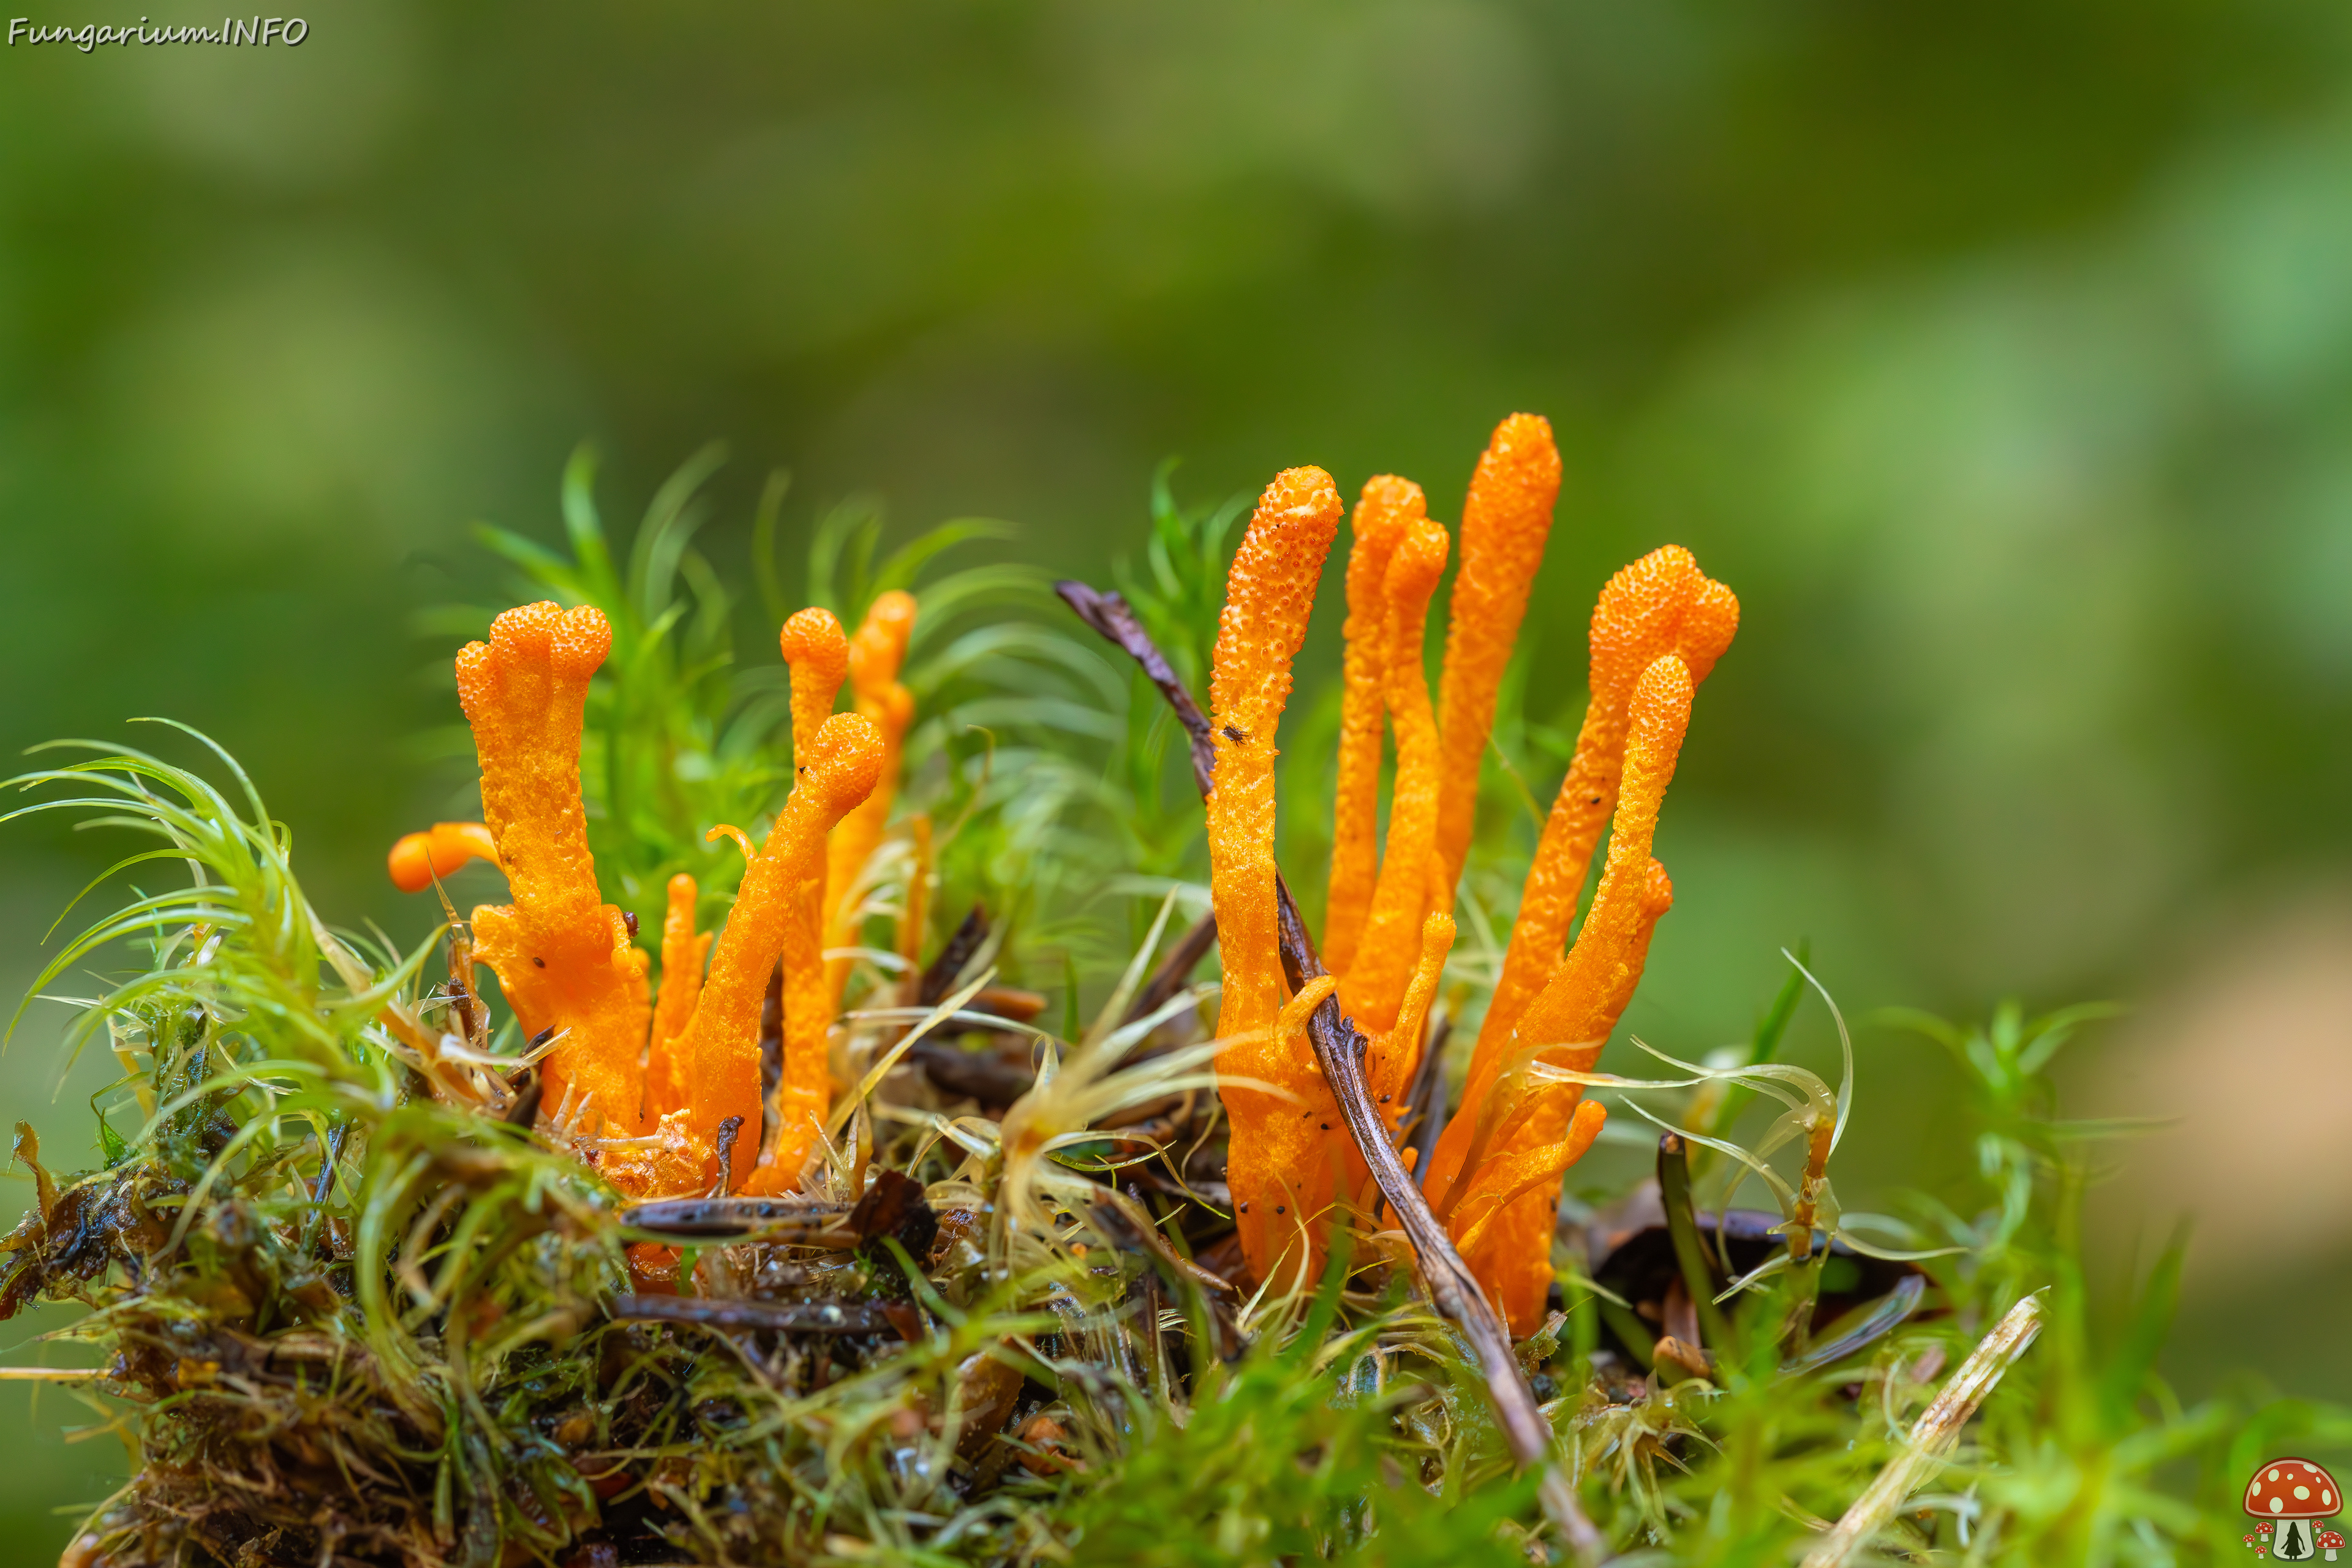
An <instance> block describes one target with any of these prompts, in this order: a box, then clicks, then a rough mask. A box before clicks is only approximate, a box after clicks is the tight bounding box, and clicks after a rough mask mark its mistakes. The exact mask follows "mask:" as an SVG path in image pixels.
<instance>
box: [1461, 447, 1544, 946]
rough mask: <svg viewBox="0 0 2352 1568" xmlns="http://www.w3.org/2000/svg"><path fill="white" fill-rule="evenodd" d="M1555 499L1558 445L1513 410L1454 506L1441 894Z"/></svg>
mask: <svg viewBox="0 0 2352 1568" xmlns="http://www.w3.org/2000/svg"><path fill="white" fill-rule="evenodd" d="M1557 500H1559V447H1557V446H1555V445H1554V444H1553V442H1552V436H1551V424H1550V422H1549V420H1547V419H1545V418H1544V417H1543V416H1541V415H1538V414H1514V415H1512V416H1510V417H1509V418H1507V419H1506V420H1504V421H1503V422H1502V423H1501V424H1500V425H1497V426H1495V434H1494V436H1493V437H1492V438H1490V439H1489V440H1488V441H1487V443H1486V451H1485V452H1484V453H1483V454H1481V455H1480V457H1479V458H1478V468H1477V471H1476V472H1475V474H1473V475H1472V476H1471V479H1470V494H1469V497H1468V499H1467V500H1465V501H1464V502H1463V503H1462V539H1461V550H1462V566H1461V570H1459V571H1458V572H1456V573H1455V574H1454V593H1453V596H1452V598H1451V599H1450V600H1449V601H1448V605H1447V612H1446V615H1447V620H1446V634H1445V668H1444V674H1443V675H1442V676H1441V677H1440V679H1439V688H1438V710H1439V715H1440V719H1441V721H1442V723H1443V724H1444V759H1445V760H1444V781H1445V783H1444V793H1443V795H1441V796H1440V799H1439V802H1438V826H1437V849H1438V853H1439V855H1440V856H1441V857H1443V858H1444V863H1445V883H1446V886H1445V901H1446V902H1447V903H1448V904H1451V903H1452V902H1453V893H1454V885H1455V884H1456V883H1458V882H1459V881H1460V880H1461V878H1462V861H1463V858H1464V857H1465V855H1467V854H1468V853H1469V849H1470V832H1471V828H1472V827H1473V826H1474V825H1475V817H1476V814H1477V807H1478V771H1479V768H1480V766H1481V764H1482V763H1484V762H1485V760H1486V737H1487V736H1488V735H1489V734H1490V733H1492V732H1493V730H1494V727H1495V695H1496V692H1497V691H1499V690H1501V689H1502V685H1503V672H1504V669H1505V668H1506V667H1507V666H1508V665H1509V663H1510V661H1511V649H1512V647H1514V646H1515V645H1516V644H1517V641H1518V637H1519V623H1520V621H1521V620H1522V619H1524V618H1525V616H1526V615H1527V609H1528V589H1529V588H1530V587H1532V586H1533V585H1534V583H1535V577H1536V569H1537V568H1538V567H1539V566H1541V565H1542V564H1543V552H1544V542H1545V541H1546V540H1547V539H1549V537H1550V535H1551V514H1552V506H1553V503H1554V502H1555V501H1557Z"/></svg>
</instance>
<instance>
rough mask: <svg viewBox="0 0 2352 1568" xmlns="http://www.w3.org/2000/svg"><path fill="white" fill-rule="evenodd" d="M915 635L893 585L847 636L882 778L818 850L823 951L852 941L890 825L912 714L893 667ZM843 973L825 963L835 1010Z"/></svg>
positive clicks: (841, 962)
mask: <svg viewBox="0 0 2352 1568" xmlns="http://www.w3.org/2000/svg"><path fill="white" fill-rule="evenodd" d="M914 632H915V596H914V595H912V594H908V593H906V592H903V591H902V590H900V589H897V588H892V589H890V590H888V591H887V592H886V593H882V594H877V595H875V597H874V603H873V605H871V606H869V607H868V608H867V610H866V620H865V623H864V624H863V625H861V626H859V627H858V628H857V635H856V637H852V638H850V639H849V684H850V687H851V689H853V690H854V691H855V692H856V694H857V710H858V711H859V712H860V713H863V714H865V715H866V717H867V718H868V719H871V720H872V721H874V723H875V726H876V728H877V729H878V730H879V731H881V735H882V773H881V777H880V779H879V781H878V782H877V784H875V786H874V793H873V794H872V795H868V796H866V803H865V804H864V805H860V806H859V807H858V808H857V809H856V810H855V811H853V812H851V813H850V814H849V816H846V817H845V818H844V819H843V821H842V824H841V826H839V827H837V828H835V829H834V833H833V838H832V841H831V843H830V845H829V847H827V849H826V852H825V893H824V897H825V909H826V915H825V926H824V943H825V945H826V946H827V947H835V948H839V947H850V946H854V945H856V941H857V925H858V921H857V910H858V907H859V903H860V889H859V886H858V883H859V881H860V879H862V878H863V877H864V875H865V872H866V862H867V861H868V860H870V859H872V858H873V857H874V851H875V850H876V848H877V847H879V846H880V845H881V842H882V833H883V829H884V828H886V827H887V826H889V822H890V805H891V802H892V801H893V800H894V799H895V798H896V797H897V795H898V753H899V749H900V747H901V746H902V745H903V744H904V742H905V741H906V737H907V729H908V725H910V724H911V723H913V722H914V716H915V699H914V694H913V693H911V692H909V691H908V689H906V688H905V687H904V686H902V685H900V684H899V683H898V670H899V667H900V666H902V665H903V664H905V663H906V660H907V644H908V639H909V638H911V637H913V636H914ZM848 975H849V960H847V959H846V958H836V959H833V960H831V961H829V962H828V963H826V964H825V990H826V995H827V997H828V999H829V1002H830V1005H832V1006H834V1007H836V1008H837V1007H839V1006H840V1005H841V985H842V982H843V981H844V980H845V979H846V978H848Z"/></svg>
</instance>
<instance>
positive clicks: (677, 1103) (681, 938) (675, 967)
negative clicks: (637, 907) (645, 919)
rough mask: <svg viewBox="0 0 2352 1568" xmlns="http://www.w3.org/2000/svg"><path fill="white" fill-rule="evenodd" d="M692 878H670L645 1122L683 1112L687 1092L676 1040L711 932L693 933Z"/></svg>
mask: <svg viewBox="0 0 2352 1568" xmlns="http://www.w3.org/2000/svg"><path fill="white" fill-rule="evenodd" d="M697 893H698V889H697V888H696V886H695V882H694V879H693V878H692V877H690V876H688V874H687V873H686V872H684V871H680V872H679V873H678V874H677V876H675V877H672V878H671V879H669V908H668V911H667V914H666V915H665V916H664V918H663V920H662V949H661V990H660V991H659V992H658V993H657V994H656V996H655V998H654V1026H653V1035H652V1037H651V1038H650V1039H649V1040H648V1041H647V1042H646V1119H647V1120H648V1121H652V1120H656V1119H658V1118H660V1117H663V1116H667V1114H669V1112H671V1111H673V1110H681V1109H683V1108H684V1107H685V1105H686V1103H687V1099H688V1093H689V1092H690V1089H691V1087H692V1085H691V1083H690V1081H689V1080H690V1079H691V1076H692V1075H691V1073H690V1072H689V1070H688V1063H687V1061H686V1059H685V1058H683V1057H682V1056H681V1055H680V1054H679V1053H678V1051H677V1042H678V1039H679V1037H681V1036H683V1035H684V1034H685V1033H686V1026H687V1025H688V1024H689V1023H691V1022H692V1021H693V1019H694V1007H695V1004H696V1003H697V1002H698V1001H700V1000H701V999H702V969H703V965H704V963H707V962H708V961H709V957H710V942H711V936H712V933H711V932H709V931H703V932H701V933H699V934H697V933H696V931H695V929H694V901H695V897H696V895H697Z"/></svg>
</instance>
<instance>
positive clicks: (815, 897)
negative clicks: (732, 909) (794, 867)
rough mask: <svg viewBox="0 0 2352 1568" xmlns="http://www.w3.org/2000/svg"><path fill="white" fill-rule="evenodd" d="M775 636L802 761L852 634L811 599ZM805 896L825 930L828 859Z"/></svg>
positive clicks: (829, 709)
mask: <svg viewBox="0 0 2352 1568" xmlns="http://www.w3.org/2000/svg"><path fill="white" fill-rule="evenodd" d="M776 640H777V642H778V644H779V645H780V646H781V647H782V650H783V655H784V665H785V667H786V668H788V669H790V670H791V671H792V679H793V763H795V764H797V763H799V762H800V761H801V760H802V759H803V758H804V757H806V756H807V755H808V754H809V750H810V748H811V747H813V746H814V745H815V744H816V732H817V731H818V730H819V729H820V728H821V727H822V726H823V725H824V721H826V720H827V719H829V718H831V717H832V716H833V704H834V700H835V698H836V697H838V696H839V695H840V693H841V683H842V682H843V681H845V680H846V679H849V638H848V637H846V636H845V635H844V634H843V632H842V629H841V623H840V622H839V621H838V620H836V619H835V618H834V614H833V612H832V611H831V610H828V609H825V608H824V607H823V606H822V605H810V606H809V607H808V608H806V609H804V610H797V611H794V612H793V615H792V616H791V617H790V618H789V619H787V620H786V621H785V622H784V626H783V630H782V632H780V633H779V634H777V639H776ZM743 853H744V855H745V856H746V857H747V858H748V857H749V856H750V854H751V850H750V849H749V848H748V847H747V848H746V849H745V850H744V851H743ZM802 896H803V899H804V900H806V902H807V904H808V918H809V919H810V920H811V921H814V922H815V923H816V924H817V926H818V928H819V929H820V930H822V929H823V928H824V921H825V917H826V911H827V910H829V909H830V908H831V907H832V906H831V905H830V904H829V903H828V902H827V901H826V899H825V867H824V863H823V862H819V863H818V866H817V869H816V875H815V876H814V877H813V878H811V879H810V885H809V886H808V887H807V888H806V889H803V895H802Z"/></svg>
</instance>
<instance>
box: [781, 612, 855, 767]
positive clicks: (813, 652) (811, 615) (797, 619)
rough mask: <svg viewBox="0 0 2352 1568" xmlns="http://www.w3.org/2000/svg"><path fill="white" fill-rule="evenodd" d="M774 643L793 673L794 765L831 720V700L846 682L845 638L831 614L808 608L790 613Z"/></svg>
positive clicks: (847, 659)
mask: <svg viewBox="0 0 2352 1568" xmlns="http://www.w3.org/2000/svg"><path fill="white" fill-rule="evenodd" d="M776 642H777V644H778V646H779V647H781V648H782V651H783V656H784V664H785V667H786V668H789V669H790V670H791V671H792V673H793V758H794V760H795V761H797V760H798V759H799V757H800V756H801V754H802V753H803V752H806V751H807V750H808V748H809V746H810V744H811V743H812V742H814V741H815V739H816V732H817V730H818V729H819V727H821V726H822V725H823V724H824V721H825V720H826V719H828V718H830V717H831V716H832V714H833V702H834V699H835V697H836V696H837V695H839V693H840V691H841V683H842V682H843V681H844V680H845V679H848V678H849V638H848V637H845V636H844V635H843V633H842V630H841V623H840V622H839V621H838V620H836V619H835V618H834V614H833V612H832V611H831V610H828V609H825V608H824V606H822V605H810V606H809V607H808V608H806V609H804V610H795V611H794V612H793V614H792V616H791V617H790V618H789V619H787V620H786V621H785V622H784V626H783V630H782V631H781V632H779V633H778V634H777V636H776Z"/></svg>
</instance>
